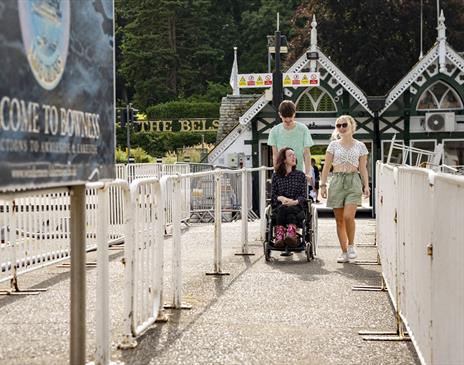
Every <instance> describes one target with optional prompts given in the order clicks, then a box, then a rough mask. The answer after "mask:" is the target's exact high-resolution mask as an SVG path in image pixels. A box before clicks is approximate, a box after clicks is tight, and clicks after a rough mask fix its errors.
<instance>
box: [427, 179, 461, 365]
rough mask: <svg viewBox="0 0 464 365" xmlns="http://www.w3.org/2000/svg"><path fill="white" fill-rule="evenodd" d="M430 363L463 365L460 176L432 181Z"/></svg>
mask: <svg viewBox="0 0 464 365" xmlns="http://www.w3.org/2000/svg"><path fill="white" fill-rule="evenodd" d="M434 190H435V197H436V198H435V199H434V207H433V212H434V218H433V220H434V224H433V239H432V243H433V263H432V293H433V295H432V318H433V323H432V343H433V347H432V362H431V363H432V364H450V365H458V364H464V346H463V344H464V309H463V308H464V177H462V176H452V175H449V174H437V176H436V177H435V181H434Z"/></svg>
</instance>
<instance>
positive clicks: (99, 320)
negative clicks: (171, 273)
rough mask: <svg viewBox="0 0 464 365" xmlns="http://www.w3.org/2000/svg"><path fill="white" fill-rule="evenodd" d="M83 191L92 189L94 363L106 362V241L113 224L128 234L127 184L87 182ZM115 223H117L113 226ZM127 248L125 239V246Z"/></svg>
mask: <svg viewBox="0 0 464 365" xmlns="http://www.w3.org/2000/svg"><path fill="white" fill-rule="evenodd" d="M87 190H90V191H95V192H96V199H95V204H96V211H97V214H96V227H97V230H96V234H95V236H96V237H95V239H96V242H97V285H96V299H97V302H96V312H97V314H96V353H95V364H96V365H109V364H110V363H111V362H110V354H111V340H110V303H109V290H110V289H109V287H110V285H109V255H108V242H109V241H112V237H113V236H114V233H113V230H114V227H118V229H119V232H118V234H121V235H123V236H125V237H130V232H128V230H129V227H130V225H129V223H130V222H129V218H130V215H129V214H128V209H127V208H128V206H129V199H130V196H129V184H128V183H127V181H125V180H115V181H112V182H108V183H101V182H97V183H89V184H87ZM115 222H116V223H117V225H115ZM127 245H128V246H129V247H131V244H130V242H129V241H127V240H126V246H127Z"/></svg>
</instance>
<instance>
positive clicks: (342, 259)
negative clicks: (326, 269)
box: [337, 252, 349, 263]
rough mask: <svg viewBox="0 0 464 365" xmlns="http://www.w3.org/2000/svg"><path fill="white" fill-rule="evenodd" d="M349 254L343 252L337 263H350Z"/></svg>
mask: <svg viewBox="0 0 464 365" xmlns="http://www.w3.org/2000/svg"><path fill="white" fill-rule="evenodd" d="M348 261H349V260H348V253H347V252H342V254H341V255H340V257H339V258H338V259H337V262H340V263H345V262H348Z"/></svg>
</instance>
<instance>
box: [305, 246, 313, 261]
mask: <svg viewBox="0 0 464 365" xmlns="http://www.w3.org/2000/svg"><path fill="white" fill-rule="evenodd" d="M305 253H306V261H308V262H310V261H311V260H312V259H313V258H314V256H313V254H312V244H311V242H309V243H307V244H306V247H305Z"/></svg>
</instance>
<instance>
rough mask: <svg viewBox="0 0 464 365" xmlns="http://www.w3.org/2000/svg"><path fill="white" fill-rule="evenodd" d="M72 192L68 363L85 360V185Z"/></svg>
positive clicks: (77, 362)
mask: <svg viewBox="0 0 464 365" xmlns="http://www.w3.org/2000/svg"><path fill="white" fill-rule="evenodd" d="M70 195H71V340H70V352H69V354H70V363H71V364H73V365H84V364H85V323H86V322H85V294H86V282H85V276H86V275H85V274H86V272H85V238H86V234H85V185H77V186H73V187H72V188H71V190H70Z"/></svg>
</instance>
